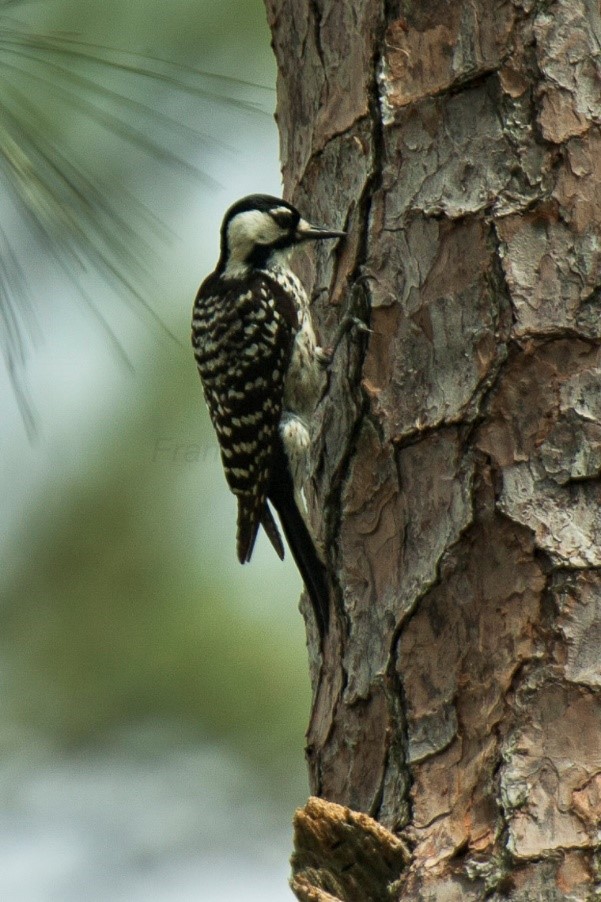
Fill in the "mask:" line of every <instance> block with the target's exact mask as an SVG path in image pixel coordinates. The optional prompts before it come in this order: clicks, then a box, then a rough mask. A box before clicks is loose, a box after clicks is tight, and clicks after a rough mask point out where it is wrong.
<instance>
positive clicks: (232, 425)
mask: <svg viewBox="0 0 601 902" xmlns="http://www.w3.org/2000/svg"><path fill="white" fill-rule="evenodd" d="M205 284H206V283H205ZM221 286H223V282H221ZM282 295H283V292H280V291H279V289H278V286H277V284H274V282H273V280H271V279H270V278H269V277H267V276H266V275H264V274H261V273H256V274H255V275H254V277H253V278H252V280H250V281H249V280H245V281H244V282H239V281H236V282H232V284H231V286H230V287H229V288H228V290H227V291H226V292H223V291H218V290H217V286H216V285H215V283H214V282H212V283H209V284H208V285H207V286H206V288H205V286H201V289H200V291H199V295H198V297H197V301H196V304H195V310H194V319H193V344H194V348H195V355H196V360H197V363H198V368H199V371H200V376H201V379H202V384H203V389H204V392H205V397H206V400H207V405H208V408H209V413H210V415H211V420H212V422H213V426H214V427H215V430H216V432H217V437H218V439H219V445H220V448H221V459H222V461H223V468H224V471H225V476H226V479H227V482H228V484H229V486H230V488H231V490H232V492H233V493H234V494H235V495H236V496H237V498H238V539H237V546H238V548H237V550H238V557H239V559H240V561H241V562H242V563H244V562H246V561H248V560H250V556H251V554H252V550H253V546H254V543H255V539H256V536H257V532H258V529H259V526H260V525H261V523H263V526H264V528H265V531H266V532H267V535H268V536H269V538H270V539H271V541H272V544H273V545H274V548H275V549H276V551H277V553H278V554H279V555H280V557H281V556H282V555H283V546H282V543H281V539H280V537H279V533H278V531H277V527H276V526H275V523H274V521H273V518H272V517H271V514H270V513H269V509H268V508H267V505H266V499H267V488H268V485H269V481H270V476H271V466H272V461H273V458H274V453H275V450H276V448H277V447H278V442H279V440H280V439H279V423H280V419H281V415H282V403H283V394H284V380H285V376H286V370H287V368H288V364H289V361H290V355H291V353H292V344H293V341H294V334H295V328H294V327H295V322H294V317H295V316H296V314H295V312H294V310H293V309H292V310H290V309H289V307H288V306H283V304H282Z"/></svg>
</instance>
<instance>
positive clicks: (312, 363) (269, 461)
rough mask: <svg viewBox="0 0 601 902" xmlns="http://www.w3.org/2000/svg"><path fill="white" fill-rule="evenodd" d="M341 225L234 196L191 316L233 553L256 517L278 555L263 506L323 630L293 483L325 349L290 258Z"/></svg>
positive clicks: (325, 601) (317, 578)
mask: <svg viewBox="0 0 601 902" xmlns="http://www.w3.org/2000/svg"><path fill="white" fill-rule="evenodd" d="M344 234H345V233H344V232H340V231H335V230H332V229H326V228H321V227H318V226H313V225H310V224H309V223H308V222H306V221H305V220H304V219H303V218H302V217H301V215H300V213H299V212H298V210H297V209H296V208H295V207H293V206H292V204H289V203H287V202H286V201H284V200H281V199H280V198H277V197H270V196H267V195H264V194H254V195H251V196H250V197H245V198H243V199H242V200H240V201H238V202H237V203H235V204H234V205H233V206H232V207H230V208H229V210H228V211H227V212H226V214H225V216H224V219H223V223H222V225H221V252H220V256H219V260H218V263H217V266H216V268H215V270H214V272H212V273H211V275H209V276H207V278H206V279H205V280H204V282H203V283H202V285H201V286H200V288H199V290H198V294H197V296H196V300H195V303H194V310H193V316H192V346H193V348H194V354H195V357H196V363H197V365H198V370H199V373H200V378H201V382H202V387H203V392H204V397H205V400H206V403H207V407H208V409H209V414H210V417H211V421H212V423H213V426H214V428H215V431H216V433H217V438H218V440H219V445H220V450H221V460H222V462H223V469H224V471H225V477H226V480H227V482H228V485H229V487H230V489H231V491H232V492H233V493H234V495H235V496H236V498H237V501H238V523H237V553H238V559H239V561H240V563H242V564H245V563H247V562H248V561H249V560H250V558H251V555H252V552H253V548H254V544H255V540H256V538H257V533H258V531H259V527H260V526H262V527H263V529H264V530H265V532H266V534H267V536H268V538H269V539H270V541H271V544H272V545H273V547H274V549H275V551H276V553H277V554H278V556H279V557H280V558H281V559H283V557H284V546H283V544H282V539H281V536H280V532H279V530H278V527H277V525H276V522H275V520H274V518H273V515H272V511H271V509H270V505H272V506H273V508H274V510H275V511H276V512H277V515H278V517H279V520H280V524H281V527H282V529H283V532H284V535H285V537H286V540H287V542H288V545H289V547H290V550H291V552H292V556H293V557H294V560H295V562H296V565H297V567H298V569H299V571H300V574H301V576H302V579H303V582H304V584H305V587H306V589H307V592H308V595H309V598H310V600H311V604H312V607H313V611H314V613H315V618H316V621H317V626H318V629H319V633H320V636H321V637H323V636H324V635H325V633H326V632H327V628H328V618H329V590H328V581H327V576H326V570H325V566H324V564H323V562H322V561H321V559H320V557H319V554H318V552H317V550H316V548H315V544H314V542H313V539H312V538H311V534H310V532H309V529H308V527H307V524H306V522H305V518H304V515H303V510H304V501H303V496H302V489H303V484H304V481H305V477H306V473H307V453H308V449H309V445H310V433H309V426H308V423H309V421H310V418H311V415H312V414H313V411H314V409H315V405H316V404H317V401H318V400H319V396H320V393H321V391H322V387H323V378H324V368H325V367H326V366H327V364H328V362H329V359H330V357H329V355H328V353H327V352H325V351H324V350H323V349H322V348H320V347H319V345H318V344H317V341H316V337H315V332H314V329H313V324H312V322H311V314H310V310H309V300H308V297H307V294H306V292H305V289H304V288H303V286H302V284H301V282H300V280H299V279H298V278H297V276H296V275H295V274H294V273H293V272H292V270H291V269H290V266H289V257H290V254H291V251H292V250H293V249H294V248H295V247H296V246H297V245H298V244H301V243H304V242H307V241H317V240H322V239H326V238H341V237H343V236H344Z"/></svg>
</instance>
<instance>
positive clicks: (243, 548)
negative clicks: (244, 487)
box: [236, 495, 284, 564]
mask: <svg viewBox="0 0 601 902" xmlns="http://www.w3.org/2000/svg"><path fill="white" fill-rule="evenodd" d="M259 526H262V527H263V529H264V530H265V534H266V535H267V537H268V538H269V541H270V542H271V544H272V545H273V547H274V548H275V553H276V554H277V556H278V557H279V559H280V560H281V561H283V560H284V545H283V543H282V537H281V536H280V531H279V529H278V528H277V526H276V522H275V520H274V519H273V515H272V513H271V511H270V510H269V506H268V505H267V502H266V501H263V504H262V505H261V503H260V502H258V501H257V499H256V498H255V497H254V496H245V495H238V536H237V540H236V544H237V551H238V560H239V561H240V563H241V564H247V563H248V562H249V561H250V559H251V557H252V553H253V549H254V547H255V542H256V540H257V534H258V532H259Z"/></svg>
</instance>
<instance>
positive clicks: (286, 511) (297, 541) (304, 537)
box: [269, 448, 330, 637]
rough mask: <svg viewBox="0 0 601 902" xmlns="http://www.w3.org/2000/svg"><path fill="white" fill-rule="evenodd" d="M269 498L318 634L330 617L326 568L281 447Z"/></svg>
mask: <svg viewBox="0 0 601 902" xmlns="http://www.w3.org/2000/svg"><path fill="white" fill-rule="evenodd" d="M269 500H270V501H271V503H272V504H273V506H274V507H275V509H276V511H277V513H278V517H279V518H280V523H281V524H282V529H283V531H284V535H285V536H286V541H287V542H288V546H289V548H290V551H291V552H292V557H293V558H294V561H295V563H296V566H297V567H298V570H299V572H300V575H301V577H302V579H303V582H304V584H305V587H306V589H307V593H308V595H309V599H310V601H311V605H312V607H313V611H314V613H315V619H316V620H317V626H318V628H319V634H320V636H321V637H323V636H325V634H326V633H327V631H328V625H329V620H330V592H329V588H328V579H327V574H326V568H325V566H324V563H323V561H322V560H321V559H320V557H319V555H318V553H317V549H316V548H315V544H314V542H313V539H312V538H311V534H310V532H309V530H308V528H307V524H306V523H305V520H304V517H303V515H302V514H301V512H300V510H299V508H298V505H297V503H296V501H295V497H294V485H293V482H292V477H291V475H290V471H289V468H288V464H287V461H286V458H285V454H284V451H283V448H282V449H281V453H280V454H279V455H278V457H277V459H276V462H275V464H274V467H273V470H272V478H271V482H270V486H269Z"/></svg>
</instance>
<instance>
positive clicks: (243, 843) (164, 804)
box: [0, 0, 310, 902]
mask: <svg viewBox="0 0 601 902" xmlns="http://www.w3.org/2000/svg"><path fill="white" fill-rule="evenodd" d="M2 32H3V33H4V37H2ZM13 32H15V33H16V32H18V33H19V34H21V35H23V34H25V33H26V32H27V33H29V34H35V35H39V34H46V35H48V34H52V35H57V36H59V37H60V39H61V40H77V41H78V42H79V44H78V46H80V45H83V44H85V45H90V55H91V56H94V54H100V55H101V56H102V55H103V54H104V55H105V56H106V53H105V51H104V50H98V49H97V50H94V49H93V48H92V47H91V45H94V46H95V47H96V48H102V47H119V48H124V49H126V50H127V51H129V55H123V56H115V55H114V54H113V56H111V57H110V59H111V60H112V61H113V62H115V61H117V62H118V63H120V64H123V63H124V62H126V63H127V65H126V66H123V65H121V68H118V67H115V66H106V65H104V64H103V65H100V66H99V65H98V64H97V63H94V62H93V61H91V60H89V59H79V60H77V59H75V58H61V59H60V60H57V58H56V57H52V58H51V62H52V65H53V66H54V69H52V67H48V66H47V65H46V68H44V64H40V65H39V66H38V69H37V70H36V74H34V75H33V76H32V74H31V72H32V69H35V66H36V65H38V64H37V63H36V62H35V61H34V62H33V63H32V61H31V59H30V58H28V59H26V60H25V62H24V61H23V58H22V57H21V58H20V57H19V55H18V54H16V55H15V51H14V46H13V47H12V49H11V46H12V45H11V43H10V41H9V40H8V38H9V36H10V35H11V34H13ZM33 44H35V42H33ZM137 52H139V53H141V54H144V56H141V57H136V56H134V55H132V54H134V53H137ZM34 53H35V51H34ZM150 58H155V60H158V59H159V58H162V59H169V60H173V61H176V62H177V64H178V66H177V67H171V68H169V69H166V68H165V66H164V65H163V64H161V63H159V62H158V61H155V62H154V63H152V65H151V68H152V67H154V69H155V70H156V71H157V72H159V73H160V77H157V78H151V77H149V76H148V74H140V73H138V74H136V73H135V72H133V71H132V70H133V69H134V68H136V66H137V65H138V64H140V65H142V61H144V60H146V61H148V60H149V59H150ZM59 63H60V69H61V70H62V71H59V70H58V69H57V65H58V64H59ZM9 65H10V86H11V87H12V88H14V89H15V90H16V88H15V85H16V86H17V87H18V88H19V90H20V91H22V94H23V96H26V97H27V99H28V102H29V103H30V104H31V105H32V106H33V107H34V108H36V105H37V108H39V110H40V115H39V117H38V116H35V115H31V116H30V117H29V120H28V123H27V127H28V128H30V129H31V128H35V129H37V130H38V132H39V137H40V140H47V141H48V142H51V144H52V146H53V147H58V148H60V150H61V152H62V153H64V155H65V157H66V158H67V159H68V160H69V161H72V162H73V163H74V164H75V163H76V165H77V167H78V169H79V170H80V171H82V172H85V175H86V179H89V181H90V183H91V184H93V185H98V186H102V188H101V190H102V194H103V197H104V198H105V199H106V202H107V204H109V205H111V206H110V210H114V217H111V216H110V215H109V216H107V217H106V221H107V222H108V223H109V227H110V228H111V232H112V234H111V239H110V241H112V242H113V243H112V244H111V243H110V242H109V245H108V249H106V258H107V259H108V260H109V261H110V260H116V261H117V263H116V264H115V265H116V266H117V268H120V272H121V274H122V275H123V273H125V274H126V276H127V278H130V279H131V280H132V281H133V282H134V283H135V292H137V293H138V294H139V297H138V298H136V296H135V292H134V293H132V292H129V291H128V290H127V289H126V288H125V287H124V285H123V284H122V283H120V282H119V280H118V279H117V278H108V279H107V267H104V269H103V267H102V266H100V267H99V269H100V272H98V271H97V270H98V267H97V268H95V266H94V260H93V255H92V258H91V259H84V260H83V262H80V263H76V262H74V261H73V260H71V259H67V260H64V261H63V262H64V263H65V270H64V271H62V270H61V261H60V259H58V260H57V259H55V258H54V256H53V250H52V247H50V249H49V248H48V246H46V245H45V243H44V242H42V241H39V240H38V238H36V234H35V230H33V231H32V230H31V229H28V228H27V226H26V224H25V223H24V222H23V221H22V220H23V217H22V215H21V211H20V208H19V203H15V202H14V198H12V196H11V190H10V186H8V185H7V184H6V180H7V178H8V177H9V176H8V175H7V170H6V169H4V170H3V171H4V182H5V184H4V185H2V184H0V204H2V208H3V211H4V212H3V218H2V225H3V230H4V233H5V235H6V234H7V233H8V238H9V241H10V246H11V249H12V250H14V253H15V255H16V256H17V257H18V259H19V263H20V266H21V268H22V270H23V271H24V272H25V275H26V280H27V283H28V284H27V294H26V295H25V294H23V296H21V295H20V294H19V292H18V291H17V293H16V295H14V296H13V301H14V305H15V308H16V309H17V310H18V311H25V308H26V305H27V304H30V306H31V314H27V316H26V314H25V313H23V317H24V322H23V329H24V332H25V336H26V337H25V346H26V351H27V357H28V362H27V364H26V366H25V367H24V369H23V373H22V376H21V377H20V378H22V380H23V382H24V384H25V385H26V386H27V390H28V392H29V394H30V397H31V408H32V409H33V411H34V420H35V437H34V438H33V440H30V439H29V438H28V437H27V434H26V430H25V428H24V422H23V417H22V413H21V412H20V411H19V407H18V404H17V402H16V399H15V393H14V387H13V386H12V385H11V381H10V379H9V378H8V376H5V377H3V379H2V398H1V403H2V417H3V423H4V428H3V430H2V445H3V447H2V455H3V459H4V462H5V467H4V470H3V475H2V492H3V498H4V499H5V504H4V511H5V514H4V517H3V518H2V519H3V523H2V532H1V535H0V548H1V549H2V557H3V566H2V573H1V576H0V585H1V591H2V599H1V606H0V689H1V691H0V748H1V749H2V764H1V766H0V803H1V805H0V807H1V810H0V897H1V898H6V899H10V900H13V899H14V900H23V902H31V900H34V899H35V900H38V899H39V900H44V902H47V900H53V899H60V900H61V902H67V900H68V899H71V898H73V899H81V898H83V897H84V896H83V893H84V891H85V897H86V898H91V899H95V898H98V899H111V900H112V899H121V898H123V899H126V898H127V899H128V900H133V899H136V898H138V897H139V898H140V899H141V898H144V899H146V900H150V902H154V900H158V899H161V900H163V899H164V900H178V902H180V900H184V899H211V900H212V899H216V900H217V899H222V898H223V899H228V898H231V899H233V898H242V897H244V898H246V899H253V898H255V897H256V898H257V899H259V898H261V899H271V898H273V899H279V898H288V897H289V893H288V890H287V888H286V884H285V879H286V874H287V869H288V867H287V860H286V859H287V855H288V853H289V846H290V844H291V841H290V826H289V825H290V821H291V816H292V812H293V809H294V807H295V806H296V805H297V804H302V803H303V802H304V800H305V798H306V795H307V786H306V772H305V765H304V758H303V745H304V729H305V726H306V722H307V719H308V714H309V702H310V698H309V684H308V676H307V660H306V649H305V636H304V627H303V622H302V618H301V616H300V614H299V612H298V609H297V602H298V596H299V592H300V581H299V579H298V576H297V574H296V572H295V571H294V568H293V565H292V564H291V562H290V560H287V561H286V562H285V564H283V565H282V564H280V562H279V561H278V560H277V559H276V558H275V555H273V552H272V551H271V548H269V547H268V545H267V544H266V543H265V542H264V541H263V540H260V542H259V545H258V547H257V550H256V554H255V558H254V559H253V562H252V564H251V565H249V566H247V567H244V568H241V567H240V566H239V565H238V564H237V561H236V556H235V505H234V501H233V498H232V497H231V495H229V493H228V492H227V490H226V488H225V483H224V479H223V476H222V472H221V465H220V461H219V457H218V454H217V450H216V443H215V439H214V436H213V433H212V430H211V428H210V424H209V422H208V417H207V414H206V411H205V408H204V402H203V401H202V395H201V390H200V384H199V380H198V376H197V374H196V372H195V367H194V362H193V357H192V354H191V350H190V348H189V338H188V336H189V318H190V311H191V304H192V301H193V298H194V294H195V292H196V289H197V286H198V284H199V282H200V281H201V279H202V278H203V277H204V275H205V274H206V273H207V272H208V271H209V270H210V269H211V268H212V266H213V264H214V262H215V260H216V257H217V247H218V229H219V223H220V219H221V215H222V213H223V211H224V210H225V208H226V207H227V206H228V204H229V203H231V202H232V201H233V200H235V199H236V198H237V197H239V196H242V195H243V194H245V193H250V192H254V191H268V192H270V193H279V192H280V182H279V168H278V161H277V134H276V128H275V125H274V122H273V115H272V114H273V107H274V105H275V93H274V84H275V67H274V62H273V59H272V55H271V50H270V36H269V32H268V28H267V25H266V21H265V13H264V8H263V5H262V3H261V2H260V0H227V2H224V0H201V2H199V0H169V2H168V3H165V2H158V0H128V2H127V3H126V4H125V3H123V2H122V0H121V2H113V0H111V2H107V0H105V2H103V3H101V4H100V3H97V2H95V0H94V2H93V0H62V2H59V0H45V2H38V3H25V2H16V3H10V2H9V3H6V2H5V3H4V4H3V3H1V2H0V76H1V75H2V66H6V67H7V66H9ZM146 65H148V63H147V62H145V63H144V66H146ZM192 70H203V71H205V72H210V73H214V74H215V75H216V76H218V77H217V78H214V79H212V78H204V77H202V76H201V75H200V74H198V72H195V71H192ZM6 71H7V72H8V71H9V70H8V68H7V70H6ZM236 80H240V82H241V83H238V81H236ZM89 82H92V83H93V84H95V85H96V86H101V88H102V91H101V92H100V93H95V90H94V88H90V86H89ZM6 85H7V88H6V90H7V91H8V82H6ZM2 92H3V88H2V82H1V81H0V102H1V100H2ZM6 96H8V94H7V95H6ZM19 96H21V95H20V94H14V95H13V100H14V97H19ZM123 97H125V98H126V101H125V102H124V101H123V100H122V99H121V100H120V99H119V98H123ZM127 98H129V101H130V102H129V103H128V102H127ZM90 105H92V106H93V107H94V108H95V110H96V111H95V112H94V114H93V115H91V113H90ZM42 113H43V115H42ZM0 116H1V113H0ZM119 122H121V123H125V124H126V126H127V128H126V129H123V128H121V127H116V126H115V123H119ZM128 129H129V130H135V131H136V133H137V134H138V138H134V139H132V135H131V134H128V133H127V130H128ZM0 136H4V132H3V129H2V124H1V120H0ZM94 215H96V214H94ZM98 215H100V214H98ZM103 215H104V214H103ZM61 228H64V224H63V226H61V224H60V223H59V224H57V225H56V232H57V240H58V241H59V244H60V241H61V240H63V238H62V236H61V235H60V234H58V233H60V230H61ZM86 240H88V241H91V242H92V243H93V242H94V241H96V242H98V241H99V240H100V239H99V238H98V236H97V235H96V234H95V233H94V229H93V227H90V229H88V233H87V239H86ZM50 243H51V242H50ZM64 243H65V244H66V243H68V242H66V241H65V242H64ZM119 248H121V249H122V250H123V253H122V254H121V251H120V250H119ZM57 256H58V257H60V251H59V252H58V253H57ZM84 256H85V255H84ZM130 257H131V258H133V261H134V263H133V265H132V264H131V263H130V261H129V258H130ZM130 265H131V271H130V270H129V269H128V267H129V266H130ZM145 305H148V307H149V308H150V309H151V311H153V312H154V314H156V317H157V318H158V319H160V321H161V323H162V324H163V325H164V326H165V328H163V326H162V325H161V324H158V323H157V322H155V318H154V315H153V313H149V312H148V311H147V310H146V308H145ZM94 311H96V312H94ZM18 315H21V313H19V314H18ZM99 317H101V318H102V320H103V321H104V322H101V321H100V319H99ZM25 319H27V322H25ZM167 330H168V331H169V332H170V333H171V334H172V336H173V337H170V335H168V334H167ZM123 358H127V360H126V361H125V362H124V360H123ZM183 761H184V762H185V765H182V762H183ZM145 773H147V774H148V779H147V780H146V782H144V781H142V782H141V783H140V787H139V792H138V790H136V794H135V798H136V799H138V803H136V804H135V805H134V803H133V802H132V798H133V797H132V796H131V792H133V789H132V787H134V786H137V783H136V781H139V780H141V776H142V775H143V774H145ZM128 793H129V794H128ZM77 800H79V802H78V803H77V804H76V801H77ZM140 800H141V802H142V803H143V804H139V802H140ZM153 805H154V809H153ZM95 806H96V807H95ZM138 807H139V811H138ZM94 812H96V813H94ZM178 812H179V814H178ZM182 812H185V817H183V815H182ZM242 813H243V815H244V816H243V817H241V814H242ZM57 818H59V820H60V828H59V826H57ZM178 818H179V819H178ZM182 818H183V820H182ZM115 823H120V824H121V831H120V832H119V831H117V832H116V831H115ZM143 823H146V824H149V823H154V824H155V827H154V828H153V832H152V842H150V840H149V841H148V842H147V841H146V839H142V840H141V839H140V834H139V830H140V824H143ZM174 824H177V825H178V826H177V827H175V826H174ZM186 825H188V827H189V829H188V827H187V826H186ZM61 831H62V832H61ZM65 831H66V832H65ZM86 831H88V832H89V837H88V840H89V842H88V840H86V842H85V843H84V845H83V846H82V843H83V839H82V837H86V836H88V834H87V833H86ZM57 835H58V836H62V837H63V843H62V845H60V846H59V850H58V851H57V850H56V849H55V848H54V844H55V841H56V837H57ZM134 836H135V837H137V838H136V839H135V841H134V839H133V838H132V837H134ZM15 837H16V839H15ZM19 837H20V840H19ZM48 837H52V842H51V843H50V846H48ZM65 837H66V838H65ZM69 837H71V838H69ZM75 837H77V842H75V839H74V838H75ZM94 837H96V839H94ZM74 843H75V845H74ZM112 845H114V849H112ZM74 848H77V850H78V851H77V854H76V853H75V852H74V851H73V849H74ZM100 848H101V849H102V852H100V851H99V849H100ZM82 849H83V851H82ZM128 849H129V850H130V853H131V854H130V853H128V852H127V850H128ZM15 856H16V857H15ZM19 856H20V857H19ZM103 856H104V857H103ZM42 859H43V860H44V861H46V863H47V867H46V870H44V869H43V868H42V870H41V871H40V861H41V860H42ZM117 859H118V860H119V862H120V865H119V867H118V868H116V867H115V861H116V860H117ZM142 860H143V861H144V865H143V866H142V865H141V864H140V862H141V861H142ZM8 861H10V864H7V862H8ZM242 861H244V862H245V864H244V865H242ZM15 862H16V864H15ZM19 862H21V863H20V864H19ZM101 863H103V864H102V866H101ZM32 868H34V869H35V868H38V871H39V872H40V873H41V874H42V877H40V879H39V880H38V881H37V882H36V881H35V880H34V879H33V877H32ZM261 868H263V870H261ZM153 869H154V877H153V880H152V881H151V883H150V884H149V885H146V883H145V882H144V881H145V880H146V878H147V877H148V873H149V872H153ZM109 870H110V871H111V875H112V876H111V877H110V879H109V877H108V871H109ZM44 874H45V875H46V876H45V877H44V876H43V875H44ZM3 875H4V876H3ZM157 875H158V876H157ZM186 875H187V876H186ZM184 876H185V879H184ZM159 877H160V879H159ZM3 880H4V882H5V885H4V886H3ZM32 880H33V882H32ZM6 881H8V883H6ZM11 881H12V882H11ZM236 881H238V883H237V882H236ZM238 884H239V888H238ZM209 886H212V887H213V888H212V889H211V890H210V891H209V890H207V887H209ZM200 887H204V889H202V890H201V889H200ZM84 888H85V890H84ZM243 888H244V890H243ZM207 892H209V894H208V895H207ZM270 893H271V894H270Z"/></svg>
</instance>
